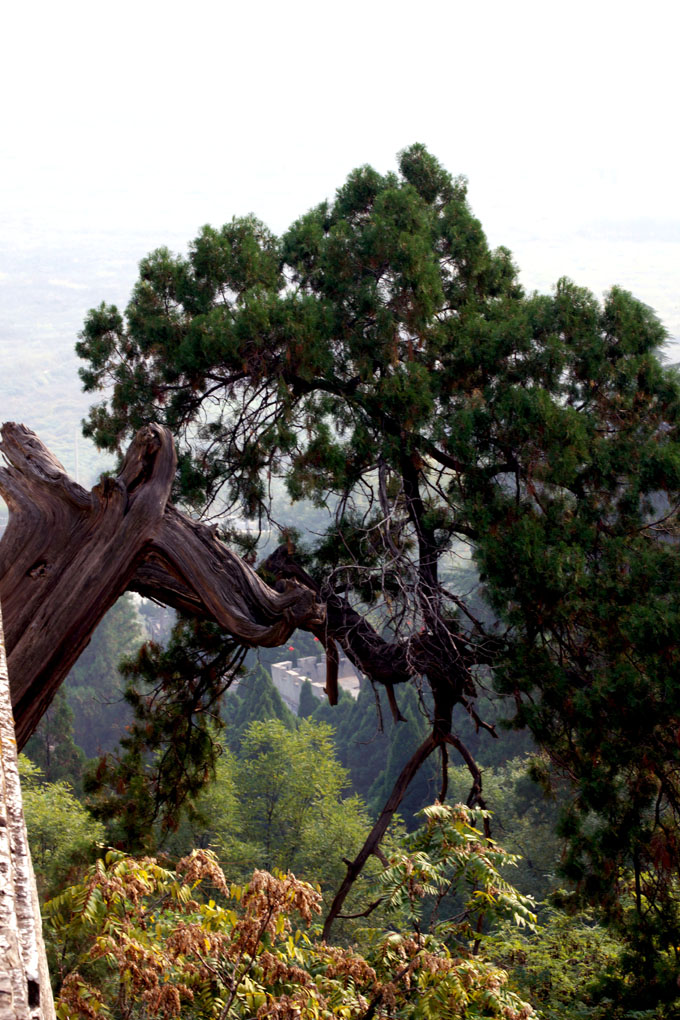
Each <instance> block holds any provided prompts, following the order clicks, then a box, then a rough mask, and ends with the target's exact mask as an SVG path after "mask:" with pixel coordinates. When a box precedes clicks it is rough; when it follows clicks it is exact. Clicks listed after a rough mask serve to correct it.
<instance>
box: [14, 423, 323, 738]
mask: <svg viewBox="0 0 680 1020" xmlns="http://www.w3.org/2000/svg"><path fill="white" fill-rule="evenodd" d="M0 450H2V453H3V454H4V456H5V459H6V461H7V462H8V465H7V466H6V467H2V468H0V494H2V496H3V497H4V499H5V501H6V502H7V505H8V507H9V510H10V518H9V523H8V525H7V528H6V530H5V533H4V535H3V538H2V541H1V542H0V601H1V602H2V604H3V605H4V606H5V607H6V610H5V642H6V648H7V657H8V663H9V676H10V687H11V696H12V706H13V709H14V718H15V726H16V736H17V742H18V745H19V748H21V747H23V745H24V744H25V743H26V741H27V740H28V738H29V737H30V735H31V733H32V732H33V731H34V729H35V728H36V726H37V725H38V722H39V721H40V719H41V717H42V715H43V713H44V712H45V710H46V709H47V707H48V706H49V704H50V702H51V700H52V698H53V697H54V694H55V693H56V691H57V690H58V688H59V685H60V684H61V682H62V681H63V679H64V678H65V676H66V675H67V673H68V671H69V670H70V668H71V666H72V665H73V664H74V663H75V661H76V660H77V658H78V656H79V655H80V653H81V652H82V651H83V649H84V648H85V647H86V645H87V644H88V642H89V640H90V638H91V636H92V633H93V631H94V629H95V628H96V626H97V624H98V623H99V621H100V620H101V619H102V617H103V616H104V614H105V613H106V612H107V610H108V609H109V608H110V607H111V606H112V605H113V603H114V602H115V601H116V599H117V598H119V596H120V595H122V594H123V592H124V591H125V590H126V589H127V588H133V589H135V590H138V591H143V592H145V593H148V594H153V595H155V596H156V597H160V598H161V599H162V601H165V602H167V603H168V604H170V605H176V606H178V607H180V608H183V609H187V610H189V611H192V612H195V613H197V614H198V615H202V616H207V617H209V618H211V619H214V620H216V621H217V622H218V623H219V624H220V625H221V626H222V627H224V629H225V630H226V631H228V632H229V633H230V634H232V635H233V636H234V637H235V638H236V639H237V640H238V641H240V642H242V643H243V644H245V645H272V646H275V645H278V644H282V643H283V642H284V641H285V640H286V639H287V638H288V637H289V636H290V634H292V632H293V630H295V628H296V627H299V626H305V627H307V628H308V629H311V628H316V627H319V626H320V625H321V624H322V622H323V609H322V608H321V607H320V606H319V605H318V604H317V602H316V599H315V596H314V594H313V593H312V592H310V591H309V590H308V589H305V588H303V587H302V586H300V585H299V584H297V583H295V582H289V583H288V584H287V586H286V590H285V591H283V592H278V591H274V590H273V589H272V588H270V587H269V586H268V585H266V584H265V583H264V582H263V581H261V580H260V578H259V577H258V576H257V575H256V574H255V572H254V571H253V570H251V569H250V567H248V565H247V564H246V563H244V562H243V561H242V560H241V559H240V558H239V557H238V556H236V555H234V554H233V553H232V552H230V550H228V549H227V548H226V547H225V546H224V545H223V544H222V543H221V542H219V541H218V539H217V538H216V537H215V536H214V534H213V533H212V531H211V530H210V529H209V528H207V527H205V526H204V525H202V524H199V523H197V522H195V521H192V520H191V519H190V518H189V517H187V516H185V515H184V514H181V513H179V511H177V510H176V509H175V508H174V507H172V506H170V505H169V504H168V499H169V495H170V489H171V486H172V481H173V478H174V473H175V466H176V456H175V449H174V443H173V440H172V436H171V434H170V432H169V431H168V430H167V429H164V428H161V427H160V426H157V425H149V426H146V427H145V428H143V429H141V430H140V432H138V433H137V435H136V437H135V439H134V440H133V442H132V444H131V446H130V449H129V450H128V452H127V454H126V457H125V460H124V463H123V466H122V469H121V472H120V474H119V475H118V476H117V477H116V478H105V479H103V480H102V481H101V482H100V483H99V485H96V486H95V487H94V488H93V489H92V491H91V492H87V491H86V490H85V489H83V488H82V487H81V486H80V485H78V484H76V483H75V482H74V481H72V480H71V479H70V478H69V477H68V476H67V474H66V472H65V471H64V468H63V467H62V465H61V464H60V463H59V461H57V460H56V458H55V457H54V456H53V455H52V454H51V453H50V452H49V450H47V448H46V447H45V446H44V445H43V444H42V443H41V442H40V440H39V439H38V437H37V436H36V435H35V434H34V433H33V432H31V431H30V430H29V429H27V428H25V426H23V425H16V424H14V423H7V424H5V425H4V426H3V427H2V442H1V443H0ZM142 563H144V571H142V572H141V574H140V576H139V577H137V578H136V579H135V574H136V572H137V571H138V569H139V568H140V566H141V564H142ZM159 578H161V580H160V581H159ZM133 579H135V580H133Z"/></svg>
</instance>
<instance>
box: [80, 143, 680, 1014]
mask: <svg viewBox="0 0 680 1020" xmlns="http://www.w3.org/2000/svg"><path fill="white" fill-rule="evenodd" d="M665 339H666V334H665V330H664V329H663V326H662V325H661V324H660V323H659V321H658V320H657V319H656V317H655V315H654V313H653V312H652V311H651V310H650V309H649V308H647V307H646V306H644V305H643V304H641V303H640V302H638V301H636V300H635V299H634V298H633V297H632V296H631V295H630V294H628V293H627V292H625V291H623V290H621V289H620V288H616V287H615V288H613V289H612V290H611V291H610V292H609V293H608V294H607V295H606V296H605V299H604V301H603V302H602V303H600V302H598V301H597V300H596V299H595V298H594V296H593V295H592V294H590V293H589V292H588V291H587V290H585V289H583V288H581V287H578V286H577V285H576V284H574V283H572V282H571V281H568V280H560V281H559V282H558V283H557V285H556V287H555V290H554V292H553V293H552V294H550V295H537V294H533V295H527V294H526V293H524V291H523V290H522V287H521V286H520V284H519V281H518V277H517V270H516V267H515V266H514V265H513V262H512V258H511V256H510V253H509V252H508V251H507V250H506V249H502V248H501V249H498V250H496V251H491V250H490V249H489V247H488V245H487V243H486V239H485V237H484V234H483V231H482V228H481V225H480V224H479V222H478V221H477V220H476V219H475V218H474V216H473V215H472V213H471V210H470V208H469V206H468V204H467V200H466V186H465V182H464V181H462V180H460V179H453V178H452V177H451V176H450V175H449V174H448V173H447V172H446V170H444V168H443V167H441V166H440V165H439V164H438V163H437V161H436V160H435V159H434V158H433V157H432V156H431V155H430V154H429V153H428V152H427V151H426V150H425V149H424V147H423V146H421V145H415V146H412V147H411V148H409V149H407V150H405V151H404V152H403V153H401V155H400V158H399V173H398V174H385V175H382V174H379V173H378V172H376V171H375V170H373V169H372V168H370V167H362V168H360V169H359V170H356V171H354V172H353V173H352V174H351V175H350V176H349V178H348V180H347V182H346V183H345V185H344V186H343V187H341V188H340V189H339V190H338V192H337V194H336V196H335V199H334V200H333V201H332V202H324V203H322V204H321V205H320V206H317V207H316V208H314V209H312V210H310V211H309V212H308V213H307V214H305V215H304V216H303V217H301V219H299V220H298V221H297V222H296V223H294V224H293V225H292V227H291V228H290V229H289V230H288V231H287V232H286V233H285V235H284V236H283V237H282V238H281V239H277V238H276V237H274V236H273V235H272V234H271V232H270V231H268V230H267V229H266V227H264V226H263V224H261V223H259V222H258V221H256V220H255V219H254V218H252V217H250V218H246V219H243V220H234V221H233V222H232V223H230V224H227V225H226V226H225V227H224V228H222V229H221V230H215V229H212V228H208V227H206V228H205V229H204V230H203V231H202V232H201V233H200V235H199V236H198V238H197V239H196V240H195V242H194V243H193V245H192V246H191V248H190V251H189V254H188V256H187V257H181V256H173V255H171V254H170V253H169V252H168V251H167V249H159V250H158V251H156V252H155V253H153V254H152V255H151V256H149V257H148V258H147V259H145V260H144V261H143V262H142V263H141V265H140V278H139V281H138V283H137V285H136V287H135V290H134V292H133V295H132V298H131V301H130V303H129V305H128V307H127V309H126V312H125V315H124V316H123V315H121V314H120V313H119V312H118V310H117V309H115V308H113V307H106V306H104V305H102V306H101V307H100V308H98V309H95V310H94V311H93V312H92V313H91V314H90V316H89V317H88V320H87V322H86V324H85V329H84V331H83V334H82V338H81V342H80V344H79V346H78V351H79V353H80V355H81V356H82V357H84V358H85V359H86V360H87V362H88V365H87V367H86V369H85V370H84V371H83V373H82V375H83V380H84V382H85V385H86V388H88V389H90V390H96V389H98V388H103V387H105V386H110V385H111V384H113V390H112V395H111V397H110V398H109V399H108V400H107V401H105V402H104V403H102V404H100V405H98V406H96V407H94V408H93V409H92V412H91V415H90V419H89V424H88V426H87V430H88V433H89V434H91V435H93V436H94V437H95V438H96V440H97V442H98V443H99V444H100V445H103V446H108V447H110V448H116V447H118V448H121V446H122V445H123V444H124V443H125V442H126V441H127V438H128V436H129V433H130V430H133V429H136V428H138V427H140V426H141V425H143V424H145V423H146V422H148V421H149V420H157V421H160V422H162V423H164V424H166V425H167V426H168V427H169V428H171V429H172V430H173V432H174V433H175V435H176V436H177V437H178V442H179V445H180V463H179V469H178V475H177V492H178V494H181V495H182V497H183V498H184V499H185V500H187V501H190V502H194V503H196V504H205V502H207V501H214V500H215V499H216V498H222V499H224V501H225V502H229V503H230V505H231V506H232V507H234V508H235V506H236V505H238V508H239V513H240V514H241V515H243V514H245V515H247V516H250V517H257V516H260V517H261V518H262V517H264V516H265V515H266V513H267V511H268V507H267V494H268V492H269V487H268V479H269V477H270V476H272V475H274V476H275V475H277V474H278V475H280V476H282V477H285V480H286V484H287V487H288V491H289V493H290V495H291V497H292V498H294V499H300V498H308V499H312V500H315V501H316V502H317V503H318V504H319V505H320V506H323V505H326V504H327V501H328V500H329V499H332V500H334V501H336V506H337V511H336V514H335V516H334V518H332V519H331V520H329V529H328V532H327V534H326V535H324V536H320V537H319V538H318V540H315V541H314V544H313V547H312V548H310V549H308V550H307V551H306V553H305V555H304V557H301V558H299V559H298V561H296V560H295V552H294V550H293V549H292V544H291V543H288V546H287V547H286V548H285V549H283V551H282V552H281V551H277V552H278V555H277V557H274V558H272V557H269V558H268V566H269V567H270V569H273V568H274V567H276V568H277V570H278V574H277V577H278V579H279V580H282V581H285V580H287V579H290V578H292V579H297V580H302V581H303V582H304V583H306V584H308V585H309V586H310V587H312V588H313V589H314V590H315V591H317V592H318V595H319V597H320V598H321V599H323V600H324V602H325V604H326V608H327V618H328V629H329V632H332V633H334V634H335V635H336V636H337V637H338V640H340V641H341V642H342V643H344V644H345V645H346V646H347V649H348V651H350V650H351V651H352V653H353V655H355V657H356V658H357V659H358V660H360V661H361V664H362V670H363V671H365V672H366V673H369V674H370V675H371V677H372V679H373V680H374V681H375V682H377V683H380V684H383V685H384V686H385V690H386V693H387V694H388V695H389V696H390V698H391V701H392V705H391V708H392V711H393V713H394V715H395V716H397V715H398V713H399V701H400V697H401V695H400V686H401V685H403V684H406V683H409V682H412V681H413V680H414V678H416V677H417V678H419V679H418V682H419V683H420V682H422V680H423V679H424V681H425V683H426V685H427V686H428V687H429V696H430V698H431V705H432V719H431V739H428V741H426V742H424V743H423V744H422V745H421V751H420V752H419V760H421V759H422V760H425V759H426V758H427V757H428V755H430V754H431V753H432V752H433V751H434V749H435V748H437V749H439V748H441V747H442V746H443V745H444V744H446V745H447V746H448V747H451V748H455V749H456V750H457V751H458V752H460V754H461V755H462V757H463V759H464V760H465V762H466V764H467V765H468V767H469V769H470V772H471V776H472V789H471V792H470V801H471V803H472V802H476V803H480V802H483V794H482V790H481V782H482V778H483V777H482V775H481V773H480V771H479V769H478V768H477V767H476V765H475V763H474V759H473V758H472V755H470V754H469V752H467V750H466V748H465V747H464V745H463V743H462V741H461V740H460V738H459V737H458V735H457V733H456V731H455V728H454V726H453V722H452V713H453V710H454V708H456V710H457V711H458V708H460V707H462V708H463V709H464V710H465V711H467V712H468V713H469V714H470V716H471V718H472V719H473V720H474V722H475V725H476V726H479V727H480V728H481V729H482V730H483V729H484V723H485V720H484V719H483V718H481V717H480V715H479V711H478V708H479V707H480V704H479V701H478V693H479V685H480V680H482V679H483V681H484V683H485V684H486V683H487V682H488V679H489V671H491V674H492V677H493V683H494V685H495V686H496V688H497V689H498V691H499V692H501V693H502V694H503V695H505V696H507V697H510V698H511V699H512V700H513V702H514V704H515V706H516V716H515V721H516V724H517V725H518V726H523V725H526V726H528V727H529V728H530V729H531V731H532V733H533V735H534V738H535V739H536V741H537V742H538V743H539V744H540V745H541V746H542V747H543V748H545V749H546V751H547V753H548V754H549V756H550V758H551V761H552V767H553V770H554V769H556V770H558V771H561V772H562V774H563V775H565V776H568V777H569V778H570V780H571V781H572V782H573V784H574V795H573V797H572V800H571V802H570V805H569V808H568V810H567V812H566V814H565V817H564V819H563V822H562V832H563V835H564V836H565V838H566V839H567V840H568V843H569V853H568V856H567V858H566V861H565V866H566V871H567V873H568V875H569V876H570V878H571V879H572V880H574V881H575V882H577V883H579V884H580V886H581V887H582V889H583V890H584V891H585V892H586V893H587V894H589V895H591V896H592V897H594V898H597V899H599V900H601V901H602V902H604V903H605V904H608V905H609V906H610V907H611V912H612V916H613V917H615V918H621V916H623V915H625V914H626V911H625V910H623V908H622V906H621V905H622V903H628V902H630V901H629V899H628V895H629V890H630V889H631V888H632V889H633V890H634V893H633V898H632V906H631V917H632V920H631V922H630V927H629V931H634V932H635V939H636V940H637V942H636V944H637V945H638V947H640V946H641V947H643V948H642V950H641V955H640V960H641V963H640V966H639V967H638V968H637V973H638V974H639V975H641V979H642V980H643V981H644V982H645V983H646V987H647V988H648V989H650V991H649V993H648V998H649V1000H650V1001H652V1002H653V1000H654V995H655V994H657V992H658V994H659V996H661V995H662V994H665V991H663V990H662V988H661V984H660V983H659V982H660V981H661V979H660V978H659V979H658V980H657V978H656V977H655V974H656V970H655V967H656V962H658V959H659V954H661V953H663V952H665V950H666V949H667V948H668V947H670V946H672V945H677V943H678V942H679V941H680V925H678V923H677V916H678V909H677V896H676V891H675V883H674V881H671V875H674V874H675V872H676V870H677V868H678V867H679V866H680V849H679V848H680V836H679V832H680V784H679V782H678V776H679V775H680V768H678V766H679V765H680V745H678V741H677V739H676V738H677V731H678V727H679V726H680V689H679V688H678V685H677V684H675V683H674V680H673V678H674V676H675V675H676V674H677V672H678V667H680V644H679V643H678V640H677V634H678V633H679V632H680V603H678V599H677V591H678V588H679V587H680V547H679V546H678V544H677V542H676V541H675V538H676V530H677V523H678V522H677V508H678V506H680V387H679V385H678V379H677V376H676V373H674V372H673V371H670V370H668V369H666V368H664V367H663V365H662V364H661V361H660V359H659V351H660V349H661V347H662V345H663V343H664V341H665ZM204 412H205V413H204ZM461 549H466V550H471V552H472V555H473V558H474V562H475V564H476V567H477V569H478V571H479V574H480V577H481V580H482V582H483V585H484V588H483V592H482V594H483V597H484V600H485V602H486V611H485V612H484V613H480V612H479V611H478V606H477V604H476V602H475V601H474V600H473V599H469V598H467V595H466V592H465V591H463V590H462V589H461V588H460V587H459V586H458V584H457V582H456V572H455V571H454V570H452V569H451V568H452V564H453V563H454V562H455V560H456V558H457V556H458V555H459V554H460V551H461ZM367 612H369V613H370V620H369V619H367V617H366V613H367ZM395 702H396V704H395ZM457 706H458V708H457ZM383 764H384V763H383ZM381 767H382V766H381ZM378 771H380V768H378V769H375V774H377V772H378ZM374 778H375V775H374ZM395 793H396V794H401V793H403V789H400V790H397V791H395ZM369 849H370V848H367V850H366V852H367V853H368V850H369ZM622 911H623V914H622ZM652 917H653V918H654V922H653V923H652V922H651V921H650V918H652ZM659 918H662V919H663V920H662V923H661V922H659ZM624 920H625V917H624ZM626 923H628V922H627V921H626ZM631 938H632V936H631ZM664 980H665V979H664ZM665 987H666V986H665V984H664V989H665ZM636 1008H638V1007H637V1006H636Z"/></svg>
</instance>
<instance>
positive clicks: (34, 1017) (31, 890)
mask: <svg viewBox="0 0 680 1020" xmlns="http://www.w3.org/2000/svg"><path fill="white" fill-rule="evenodd" d="M0 1020H54V1002H53V1000H52V989H51V987H50V981H49V975H48V972H47V961H46V958H45V947H44V945H43V939H42V925H41V920H40V908H39V905H38V893H37V890H36V886H35V877H34V875H33V868H32V865H31V857H30V853H29V849H28V839H27V836H26V824H25V822H24V812H23V805H22V800H21V786H20V783H19V768H18V761H17V746H16V740H15V737H14V725H13V720H12V706H11V702H10V695H9V678H8V674H7V663H6V659H5V650H4V641H3V629H2V613H0Z"/></svg>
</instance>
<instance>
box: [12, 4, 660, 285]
mask: <svg viewBox="0 0 680 1020" xmlns="http://www.w3.org/2000/svg"><path fill="white" fill-rule="evenodd" d="M679 30H680V4H678V2H677V0H647V2H646V3H645V4H642V3H640V2H637V3H628V2H626V0H617V2H616V3H613V2H609V0H590V2H588V3H583V2H580V0H576V2H574V0H572V2H570V3H568V4H567V3H555V2H550V0H542V2H534V0H515V2H512V0H505V2H495V0H486V2H484V3H480V2H475V0H466V2H459V0H419V2H411V3H404V2H402V0H390V2H384V0H361V2H357V0H344V2H343V3H341V4H332V5H331V4H323V3H319V2H318V0H317V2H308V0H289V2H288V3H286V4H283V3H275V2H270V0H251V2H250V3H249V4H247V3H243V2H240V3H228V2H222V3H213V2H206V0H194V2H193V3H192V4H188V3H186V0H184V2H182V3H177V2H175V0H164V2H162V3H161V2H157V0H135V2H130V0H122V2H119V3H116V4H106V5H104V4H101V3H96V2H93V0H87V2H80V0H62V2H59V3H55V2H54V0H50V2H49V3H46V2H43V0H40V2H31V0H24V3H23V4H17V3H15V4H12V5H11V6H10V8H9V10H7V11H6V12H5V13H4V15H3V36H4V46H3V51H4V52H3V59H2V66H1V68H0V76H1V80H0V84H1V85H2V94H3V104H2V131H1V133H0V181H1V182H2V188H3V200H2V205H3V217H4V222H5V223H10V224H12V225H13V226H14V227H20V226H21V224H22V223H25V224H26V225H27V226H29V227H31V228H32V229H35V228H36V227H39V228H40V230H42V231H43V232H44V235H45V237H46V238H47V237H50V238H51V239H52V241H54V240H55V239H57V240H58V236H59V233H60V232H61V231H70V230H73V229H74V228H75V229H87V230H101V231H106V232H110V231H111V230H114V231H126V230H132V229H135V230H138V231H142V232H148V234H149V236H151V235H153V238H154V240H153V244H160V243H163V242H164V241H165V240H168V239H171V238H174V237H184V238H186V239H189V238H190V237H192V236H193V235H194V234H195V231H196V229H197V228H198V227H199V226H200V225H201V224H203V223H205V222H213V223H220V222H224V221H225V220H226V219H229V218H230V217H231V216H232V215H234V214H242V213H246V212H249V211H254V212H256V213H257V214H258V215H259V216H260V217H261V218H262V219H264V220H265V221H266V222H267V223H268V224H269V225H270V226H271V227H272V228H273V229H275V230H282V229H283V228H285V227H286V226H287V225H288V223H289V222H290V221H291V220H292V219H294V218H295V217H296V216H297V215H299V214H300V213H301V212H303V211H304V210H305V209H306V208H308V207H309V206H311V205H313V204H315V203H316V202H317V201H319V200H321V199H322V198H324V197H325V196H327V195H331V194H332V193H333V191H334V189H335V188H336V187H337V186H338V185H339V184H340V183H342V181H343V179H344V177H345V175H346V174H347V172H348V171H349V170H350V169H351V168H352V167H354V166H357V165H359V164H361V163H372V164H373V165H375V166H376V167H377V168H379V169H381V170H387V169H389V168H392V167H393V166H394V156H395V154H396V152H397V151H398V150H399V149H401V148H403V147H404V146H405V145H408V144H410V143H411V142H413V141H423V142H425V143H426V144H427V145H428V147H429V148H430V149H431V151H432V152H434V153H435V154H436V155H437V156H438V157H439V159H440V160H441V161H442V162H443V163H444V164H445V165H446V166H447V167H448V169H449V170H451V171H452V172H454V173H464V174H466V175H467V176H468V177H469V179H470V198H471V202H472V205H473V208H474V210H475V212H476V213H477V214H478V215H479V216H480V218H481V219H482V222H483V224H484V226H485V228H486V229H487V232H488V233H489V236H490V239H491V240H492V242H493V243H494V244H496V243H507V244H508V245H509V246H510V247H512V248H515V249H517V247H518V246H519V247H520V249H521V243H522V239H523V238H524V239H525V240H526V239H531V238H536V237H546V238H557V239H559V237H560V236H563V235H566V234H571V235H574V234H578V232H579V231H586V232H587V233H588V234H589V236H600V237H602V238H605V239H608V240H611V239H612V238H613V239H616V238H617V237H618V236H622V232H623V235H624V236H629V235H630V236H638V235H639V234H640V232H641V233H642V235H644V236H647V237H651V238H653V239H654V238H655V239H659V240H666V241H668V240H670V241H676V242H680V197H679V195H680V189H679V187H678V156H679V142H678V94H679V89H678V39H679V38H680V31H679ZM671 247H673V246H671ZM673 250H674V251H675V252H680V247H679V246H678V245H675V246H674V247H673ZM139 254H140V257H141V255H142V254H144V252H143V251H140V253H139ZM676 269H677V270H679V271H680V265H679V266H677V267H676ZM678 275H680V272H679V273H678Z"/></svg>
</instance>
